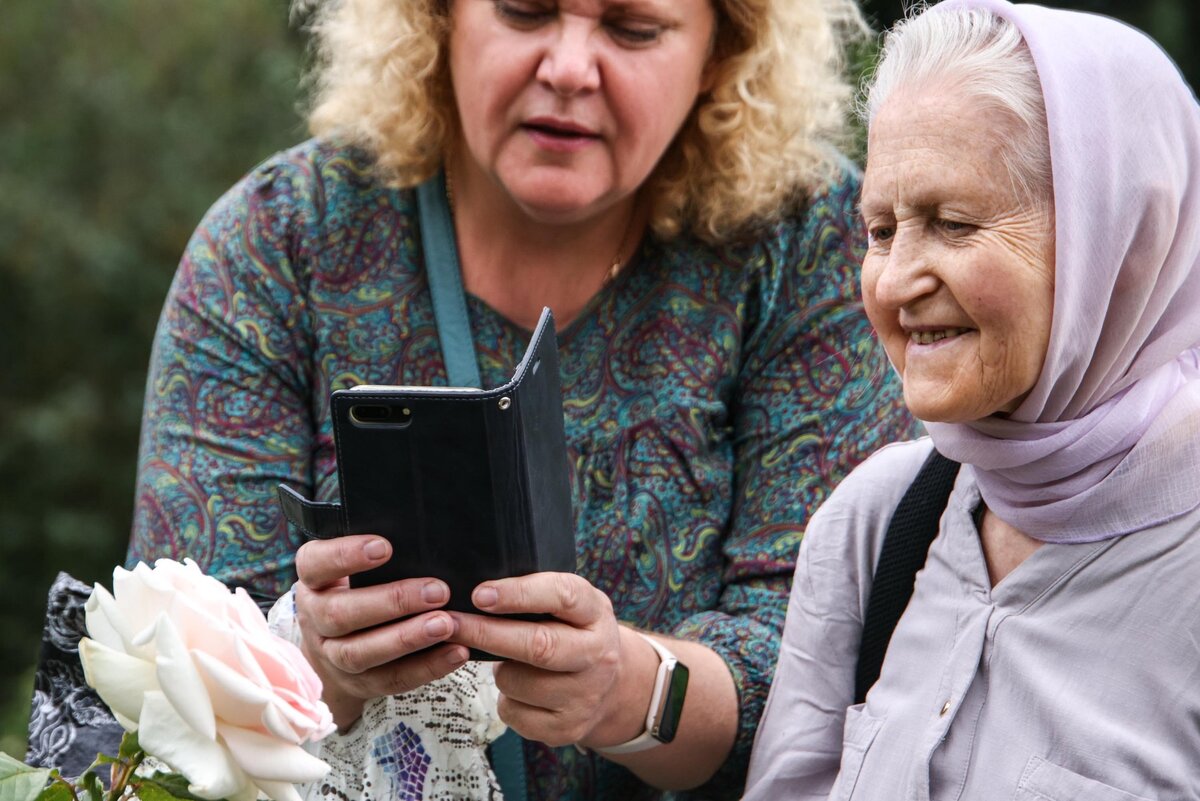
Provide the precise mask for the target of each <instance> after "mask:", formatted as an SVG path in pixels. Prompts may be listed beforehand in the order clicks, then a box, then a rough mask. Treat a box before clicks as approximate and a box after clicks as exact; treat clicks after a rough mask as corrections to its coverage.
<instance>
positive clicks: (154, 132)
mask: <svg viewBox="0 0 1200 801" xmlns="http://www.w3.org/2000/svg"><path fill="white" fill-rule="evenodd" d="M397 2H405V0H397ZM1050 4H1051V5H1069V6H1072V7H1077V8H1088V9H1089V10H1096V11H1102V12H1104V13H1108V14H1111V15H1114V16H1120V17H1123V18H1126V19H1129V20H1130V21H1132V22H1134V23H1135V24H1137V25H1139V26H1140V27H1144V28H1146V29H1147V30H1149V31H1151V32H1152V33H1153V34H1154V35H1155V36H1156V37H1157V38H1158V39H1159V40H1160V41H1161V42H1163V43H1164V45H1166V47H1167V49H1168V50H1169V51H1171V52H1172V53H1173V55H1174V56H1175V58H1176V59H1179V60H1180V61H1181V62H1182V65H1183V67H1184V68H1185V70H1186V71H1187V72H1188V74H1189V75H1190V76H1191V77H1192V81H1193V85H1195V76H1196V72H1197V68H1198V67H1200V65H1198V64H1197V56H1196V53H1195V52H1194V49H1191V48H1189V45H1190V43H1191V42H1193V41H1196V33H1197V31H1196V28H1197V13H1198V12H1197V11H1196V10H1195V9H1194V8H1193V6H1192V4H1191V3H1190V2H1188V0H1139V1H1137V2H1135V1H1134V0H1125V1H1124V2H1117V0H1077V1H1076V2H1072V3H1066V2H1058V3H1056V2H1053V0H1051V2H1050ZM899 5H900V3H899V2H898V1H897V0H888V1H885V0H874V2H868V3H867V4H866V6H867V10H868V13H869V14H870V15H872V16H873V18H874V20H875V22H876V25H877V27H881V26H882V25H886V24H887V23H888V22H890V21H891V20H892V19H894V18H895V16H896V15H897V14H898V13H899ZM303 44H304V43H303V40H302V37H301V36H300V35H299V34H298V33H297V32H296V30H295V28H294V27H289V25H288V12H287V0H203V2H194V0H8V2H7V3H5V6H4V13H3V14H2V15H0V750H8V751H10V753H21V752H22V749H23V737H24V734H23V733H24V727H25V717H26V715H27V713H28V696H29V686H28V680H29V668H30V666H31V664H32V662H33V659H34V658H35V656H36V649H37V636H38V632H39V631H40V628H41V618H42V613H43V605H44V602H45V593H46V589H47V587H48V586H49V584H50V581H51V580H52V578H53V576H54V574H55V573H56V572H57V571H59V570H66V571H69V572H70V573H72V574H74V575H75V576H76V577H77V578H80V579H82V580H85V581H103V582H104V583H106V584H107V583H109V582H110V580H111V571H112V568H113V566H114V565H116V564H119V563H120V562H121V561H122V560H123V555H124V549H125V540H126V537H127V536H128V530H129V522H130V517H131V504H132V488H133V477H134V466H135V458H136V449H137V428H138V416H139V411H140V406H141V398H142V392H143V383H144V380H145V368H146V361H147V358H148V355H149V347H150V339H151V335H152V333H153V329H154V324H155V321H156V319H157V315H158V311H159V306H160V304H161V302H162V298H163V296H164V294H165V292H166V288H167V285H168V283H169V282H170V279H171V275H172V273H173V270H174V267H175V264H176V262H177V260H178V258H179V254H180V253H181V251H182V250H183V247H184V243H185V242H186V239H187V237H188V236H189V235H190V234H191V232H192V230H193V228H194V227H195V225H196V223H197V222H198V221H199V219H200V217H201V215H202V214H203V213H204V211H205V209H206V208H207V207H208V206H209V205H210V204H211V203H212V202H213V201H215V200H216V199H217V197H219V196H220V194H221V193H222V192H223V191H224V190H225V189H227V188H228V187H229V186H231V185H232V184H233V182H234V181H236V180H237V178H238V177H240V176H241V175H242V174H243V173H244V172H245V171H246V170H248V169H249V168H250V167H252V166H253V165H254V164H255V163H257V162H258V161H260V160H262V159H263V158H265V157H266V156H268V155H269V154H270V153H272V152H273V151H275V150H277V149H279V148H281V147H285V146H287V145H289V144H291V143H293V142H295V141H298V140H300V139H302V138H303V137H304V135H305V134H304V130H303V124H302V123H301V121H300V118H299V116H298V114H297V113H296V103H297V99H298V97H299V93H298V91H297V88H296V87H297V83H298V78H299V75H300V70H301V64H302V61H303V52H304V50H303Z"/></svg>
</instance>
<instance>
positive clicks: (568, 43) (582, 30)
mask: <svg viewBox="0 0 1200 801" xmlns="http://www.w3.org/2000/svg"><path fill="white" fill-rule="evenodd" d="M593 32H594V26H593V25H591V24H589V21H588V20H584V19H573V18H570V17H566V18H564V19H563V20H562V21H561V22H560V24H559V25H558V30H557V33H556V35H555V36H554V37H553V38H552V39H551V40H550V42H549V44H548V45H547V47H546V52H545V53H544V54H543V55H542V61H541V63H540V64H539V65H538V71H537V78H538V80H539V81H541V82H542V83H544V84H546V85H547V86H549V87H550V88H551V89H553V90H554V92H555V93H557V94H560V95H575V94H579V93H580V92H589V91H594V90H595V89H597V88H599V86H600V65H599V64H598V63H597V59H596V53H595V45H594V43H593V41H592V38H593V37H592V34H593Z"/></svg>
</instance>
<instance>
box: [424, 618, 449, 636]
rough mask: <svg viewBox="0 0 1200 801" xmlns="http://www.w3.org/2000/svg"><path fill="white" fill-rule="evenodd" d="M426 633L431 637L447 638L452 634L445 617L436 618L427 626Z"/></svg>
mask: <svg viewBox="0 0 1200 801" xmlns="http://www.w3.org/2000/svg"><path fill="white" fill-rule="evenodd" d="M425 633H426V634H428V635H429V636H430V637H445V636H446V635H447V634H449V633H450V624H449V623H447V622H446V618H444V617H435V618H434V619H433V620H430V621H428V622H427V623H426V624H425Z"/></svg>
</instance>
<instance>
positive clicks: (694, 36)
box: [449, 0, 715, 222]
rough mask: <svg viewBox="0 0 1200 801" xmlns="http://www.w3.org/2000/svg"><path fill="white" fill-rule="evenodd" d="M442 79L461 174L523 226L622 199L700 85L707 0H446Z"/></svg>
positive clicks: (590, 211) (709, 31)
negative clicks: (464, 167)
mask: <svg viewBox="0 0 1200 801" xmlns="http://www.w3.org/2000/svg"><path fill="white" fill-rule="evenodd" d="M451 21H452V29H451V33H450V45H449V48H450V51H449V53H450V75H451V81H452V83H453V86H454V93H455V102H456V104H457V108H458V114H459V118H460V120H461V121H462V129H463V140H464V142H463V144H464V145H465V148H464V152H465V154H466V156H467V162H468V168H469V169H470V168H476V169H479V170H481V171H482V172H483V173H485V174H487V175H488V176H489V177H490V178H491V179H492V180H493V181H494V182H495V183H497V184H498V185H499V186H500V187H501V188H502V189H503V191H504V192H505V193H506V194H507V196H508V197H509V198H510V199H511V200H512V201H513V202H515V203H516V204H517V205H518V206H520V207H521V208H522V209H523V210H524V211H525V212H526V213H527V214H529V215H531V216H532V217H534V218H535V219H544V220H546V221H551V222H578V221H586V220H587V219H589V217H590V216H592V215H595V214H598V213H600V212H603V211H604V210H606V209H608V208H611V207H612V206H614V205H615V204H617V203H620V202H621V201H623V200H627V199H629V198H630V197H632V195H633V193H634V192H635V191H636V190H637V189H638V187H640V186H641V184H642V183H643V182H644V181H645V180H646V178H647V176H649V174H650V172H651V170H653V168H654V166H655V164H656V163H657V162H658V160H659V159H660V157H661V156H662V154H663V152H664V151H665V150H666V149H667V146H668V145H669V144H670V143H671V140H672V139H673V138H674V136H675V134H676V133H677V132H678V131H679V129H680V127H681V126H682V124H683V122H684V120H685V119H686V117H687V115H688V113H689V112H690V110H691V108H692V106H693V105H694V104H695V101H696V97H697V95H698V94H699V93H700V91H701V90H702V88H703V86H704V80H705V66H706V63H707V60H708V55H709V43H710V41H711V39H712V36H713V26H714V24H715V20H714V15H713V11H712V8H711V6H710V4H709V0H453V2H452V3H451Z"/></svg>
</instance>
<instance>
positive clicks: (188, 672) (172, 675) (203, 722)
mask: <svg viewBox="0 0 1200 801" xmlns="http://www.w3.org/2000/svg"><path fill="white" fill-rule="evenodd" d="M154 642H155V645H157V646H158V658H157V659H156V660H155V664H156V665H157V667H158V683H159V685H160V687H161V688H162V691H163V693H165V694H166V696H167V698H168V699H169V700H170V702H171V705H172V706H173V707H174V708H175V710H176V711H177V712H178V713H179V715H180V717H182V718H183V719H184V720H185V721H187V724H188V726H189V727H191V728H193V729H195V730H196V731H197V732H199V733H200V734H201V735H203V736H205V737H207V738H208V739H210V740H212V739H215V738H216V736H217V720H216V717H215V716H214V715H213V706H212V701H211V700H210V699H209V697H208V688H207V687H205V686H204V681H203V680H202V679H201V678H200V672H199V671H198V670H196V666H195V665H194V664H192V656H191V654H190V653H188V649H187V647H186V646H185V645H184V643H183V639H182V638H181V637H180V636H179V632H178V631H177V630H176V628H175V624H174V622H173V621H172V620H171V619H170V618H169V617H167V616H166V615H160V616H159V618H158V625H157V626H156V627H155V635H154Z"/></svg>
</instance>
